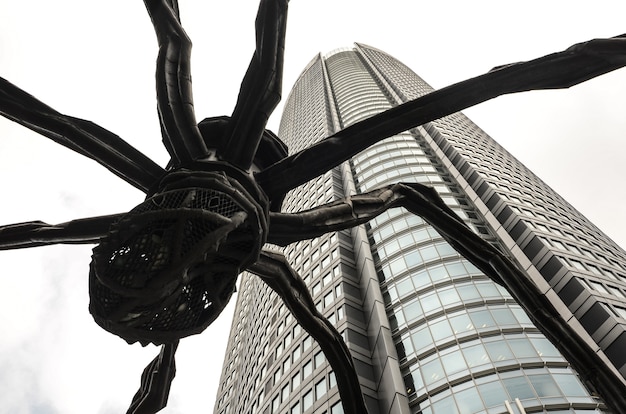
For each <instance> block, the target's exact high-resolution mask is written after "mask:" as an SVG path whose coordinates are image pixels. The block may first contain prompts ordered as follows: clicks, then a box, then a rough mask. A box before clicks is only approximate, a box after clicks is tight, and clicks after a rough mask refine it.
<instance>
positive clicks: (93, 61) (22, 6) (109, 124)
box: [0, 0, 626, 414]
mask: <svg viewBox="0 0 626 414" xmlns="http://www.w3.org/2000/svg"><path fill="white" fill-rule="evenodd" d="M180 3H181V4H180V6H181V13H182V20H183V25H184V26H185V28H186V30H187V32H188V33H189V35H190V37H191V38H192V40H193V42H194V52H193V57H192V70H193V74H194V91H195V103H196V114H197V118H198V120H201V119H202V118H204V117H206V116H215V115H223V114H230V112H231V111H232V108H233V106H234V103H235V99H236V96H237V92H238V89H239V82H240V81H241V78H242V76H243V73H244V72H245V70H246V68H247V65H248V62H249V58H250V55H251V53H252V50H253V48H254V25H253V21H254V17H255V14H256V8H257V1H256V0H255V1H253V0H240V1H208V0H206V1H203V2H200V1H195V2H193V1H190V0H180ZM513 4H515V5H513ZM518 4H519V5H518ZM625 15H626V4H625V3H624V2H623V1H621V0H615V1H603V0H596V1H594V2H589V1H572V0H570V1H556V0H553V1H545V0H541V1H538V0H529V1H526V2H524V3H513V2H503V1H486V0H484V1H474V2H469V1H461V0H458V1H451V0H450V1H445V0H437V1H435V0H430V1H416V0H386V1H384V2H383V1H373V0H361V1H355V0H352V1H348V0H314V1H313V0H310V1H305V0H293V1H291V3H290V16H289V24H288V30H287V53H286V58H285V80H284V92H283V96H284V97H286V96H287V94H288V91H289V88H290V87H291V85H292V84H293V82H294V81H295V79H296V78H297V76H298V75H299V73H300V71H301V70H302V69H303V68H304V66H305V65H306V64H307V63H308V62H309V61H310V60H311V58H312V57H313V56H314V55H315V54H316V53H318V52H320V51H321V52H323V53H326V52H328V51H330V50H333V49H335V48H338V47H344V46H350V45H352V43H353V42H355V41H357V42H362V43H365V44H368V45H371V46H374V47H377V48H379V49H382V50H384V51H386V52H388V53H390V54H391V55H392V56H394V57H396V58H398V59H399V60H401V61H402V62H404V63H405V64H407V65H408V66H409V67H411V68H413V69H414V70H415V71H416V72H417V73H418V74H419V75H420V76H422V77H423V78H424V79H425V80H426V81H427V82H429V83H430V84H431V85H432V86H434V87H436V88H440V87H443V86H446V85H448V84H450V83H453V82H457V81H460V80H463V79H465V78H468V77H471V76H476V75H479V74H482V73H484V72H485V71H487V70H489V69H490V68H492V67H493V66H496V65H500V64H505V63H511V62H516V61H521V60H528V59H532V58H535V57H539V56H542V55H545V54H547V53H550V52H553V51H560V50H563V49H565V48H566V47H568V46H570V45H571V44H573V43H577V42H580V41H584V40H587V39H591V38H594V37H610V36H615V35H618V34H621V33H623V32H626V25H624V16H625ZM156 53H157V44H156V38H155V36H154V33H153V29H152V26H151V23H150V20H149V18H148V16H147V13H146V11H145V9H144V6H143V4H142V3H141V2H139V1H129V0H109V1H106V2H104V1H94V0H92V1H87V0H58V1H48V0H23V1H19V2H18V1H13V0H0V76H2V77H5V78H6V79H8V80H10V81H11V82H13V83H15V84H16V85H18V86H20V87H21V88H23V89H24V90H26V91H27V92H29V93H32V94H33V95H35V96H36V97H38V98H39V99H40V100H42V101H43V102H45V103H47V104H49V105H50V106H52V107H54V108H55V109H57V110H58V111H60V112H62V113H66V114H69V115H73V116H76V117H81V118H84V119H89V120H92V121H94V122H96V123H98V124H99V125H101V126H103V127H105V128H107V129H109V130H111V131H113V132H115V133H117V134H119V135H120V136H122V137H123V138H124V139H126V140H127V141H129V142H130V143H131V144H133V145H134V146H136V147H137V148H138V149H140V150H142V151H144V152H145V153H146V154H147V155H148V156H150V157H152V158H153V159H154V160H155V161H157V162H158V163H159V164H161V165H164V164H165V163H166V161H167V156H166V152H165V150H164V149H163V147H162V146H161V144H160V140H161V138H160V133H159V128H158V120H157V115H156V111H155V93H154V61H155V58H156ZM625 96H626V71H625V70H620V71H617V72H615V73H613V74H610V75H606V76H604V77H602V78H600V79H597V80H593V81H591V82H588V83H587V84H585V85H582V86H578V87H575V88H573V89H571V90H568V91H549V92H533V93H525V94H520V95H513V96H510V97H504V98H498V99H496V100H494V101H491V102H489V103H486V104H482V105H480V106H478V107H476V108H474V109H471V110H467V111H465V113H466V114H467V115H468V116H469V117H470V118H471V119H472V120H474V121H475V122H476V123H477V124H478V125H479V126H481V127H482V128H483V129H484V130H486V131H487V132H488V133H489V134H490V135H492V136H493V137H494V138H495V139H496V140H498V141H499V142H500V143H502V144H503V145H504V146H505V147H506V148H508V149H509V150H510V151H511V152H512V153H513V154H515V155H516V156H518V158H520V159H521V160H522V161H523V162H525V163H526V164H527V166H529V167H530V168H531V169H532V170H534V171H535V172H536V173H537V174H538V175H539V176H540V177H542V178H543V179H544V180H545V181H546V182H547V183H548V184H550V185H552V186H553V187H554V188H555V189H556V190H557V191H558V192H560V193H561V195H563V196H564V197H565V198H566V199H568V200H569V201H570V202H571V203H572V204H573V205H574V206H575V207H577V208H578V209H580V210H581V211H582V212H583V213H584V214H585V215H587V217H589V218H590V219H591V220H592V221H594V222H595V223H596V224H597V225H599V226H600V228H602V229H603V230H604V231H605V232H606V233H607V234H609V236H611V237H612V238H613V239H614V240H616V241H617V242H618V243H620V244H621V245H622V246H625V245H626V235H625V234H624V229H625V228H626V218H625V217H624V214H622V211H623V205H624V203H625V202H626V196H625V195H624V192H623V190H622V187H623V182H622V177H624V173H625V172H626V167H625V164H626V162H625V161H626V157H625V155H624V154H625V153H624V146H625V145H626V139H624V137H623V135H624V131H625V130H626V117H625V116H624V115H623V114H624V111H625V106H626V105H625V103H624V102H625V99H626V98H624V97H625ZM280 111H281V108H279V109H277V110H276V112H275V115H274V117H273V119H272V120H271V121H270V128H271V129H273V130H274V131H276V128H277V125H278V120H279V116H280ZM0 176H2V177H3V179H2V186H1V187H0V188H1V189H2V200H3V202H2V205H1V206H0V217H1V219H0V221H1V222H2V223H7V224H8V223H14V222H20V221H30V220H35V219H40V220H44V221H48V222H51V223H56V222H62V221H67V220H70V219H72V218H77V217H87V216H93V215H100V214H109V213H117V212H122V211H127V210H129V209H130V208H132V207H133V206H135V205H137V204H139V203H140V202H141V201H142V195H141V194H140V193H139V192H138V191H137V190H134V189H133V188H132V187H131V186H129V185H127V184H126V183H124V182H123V181H122V180H120V179H117V178H116V177H114V176H113V175H112V174H110V173H108V172H107V171H106V170H105V169H104V168H102V167H100V166H99V165H97V164H96V163H94V162H92V161H89V160H87V159H83V158H82V157H81V156H79V155H77V154H74V153H72V152H71V151H69V150H66V149H65V148H62V147H61V146H58V145H56V144H54V143H52V142H51V141H49V140H47V139H46V138H43V137H39V136H37V135H35V134H33V133H30V132H29V131H27V130H26V129H24V128H22V127H20V126H17V125H13V124H12V123H10V122H8V121H5V120H4V119H1V120H0ZM609 194H610V195H609ZM90 249H91V246H69V247H63V246H55V247H45V248H37V249H27V250H22V251H10V252H2V253H0V414H4V413H12V414H22V413H68V414H71V413H119V412H124V411H125V409H126V407H127V406H128V404H129V402H130V400H131V398H132V396H133V394H134V393H135V391H136V390H137V387H138V385H139V378H140V374H141V372H142V370H143V368H144V366H145V365H146V364H147V363H148V362H149V361H150V360H151V359H152V358H153V357H154V356H155V355H156V353H157V350H156V349H155V348H153V347H148V348H147V349H142V348H141V347H139V346H138V345H134V346H128V345H126V344H125V342H124V341H122V340H121V339H119V338H117V337H115V336H113V335H110V334H108V333H106V332H105V331H103V330H102V329H100V328H99V327H98V326H97V325H96V324H95V323H93V322H92V320H91V317H90V315H89V313H88V311H87V304H88V294H87V275H88V263H89V260H90ZM233 303H234V301H233ZM231 314H232V307H230V308H229V309H227V310H226V311H225V313H224V314H223V315H222V317H221V318H219V319H218V322H216V323H215V324H214V325H213V326H211V327H210V328H209V329H208V330H207V331H205V333H204V334H203V335H199V336H196V337H194V338H188V339H185V340H183V341H182V343H181V345H180V347H179V349H178V353H177V363H178V374H177V378H176V379H175V381H174V384H173V387H172V393H171V396H170V403H169V407H168V408H166V409H165V410H164V411H163V412H164V413H183V412H212V410H213V404H214V397H215V392H216V390H217V383H218V381H219V374H220V371H221V364H222V358H223V354H224V346H225V342H226V340H227V335H228V328H229V323H230V318H231Z"/></svg>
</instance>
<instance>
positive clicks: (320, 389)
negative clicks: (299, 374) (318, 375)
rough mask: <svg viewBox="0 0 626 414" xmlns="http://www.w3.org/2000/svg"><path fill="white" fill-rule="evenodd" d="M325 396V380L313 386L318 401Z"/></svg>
mask: <svg viewBox="0 0 626 414" xmlns="http://www.w3.org/2000/svg"><path fill="white" fill-rule="evenodd" d="M325 394H326V378H322V380H321V381H320V382H318V383H317V384H315V398H317V399H318V400H319V399H320V398H322V397H323V396H324V395H325Z"/></svg>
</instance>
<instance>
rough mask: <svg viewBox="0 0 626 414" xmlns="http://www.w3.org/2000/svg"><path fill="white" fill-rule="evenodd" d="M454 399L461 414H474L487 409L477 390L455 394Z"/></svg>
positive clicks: (472, 389)
mask: <svg viewBox="0 0 626 414" xmlns="http://www.w3.org/2000/svg"><path fill="white" fill-rule="evenodd" d="M454 398H455V399H456V404H457V406H458V407H459V414H473V413H477V412H479V411H482V410H483V409H484V408H485V407H484V405H483V402H482V400H481V399H480V396H479V395H478V391H477V390H476V388H470V389H467V390H465V391H461V392H457V393H455V394H454Z"/></svg>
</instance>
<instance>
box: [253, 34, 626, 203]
mask: <svg viewBox="0 0 626 414" xmlns="http://www.w3.org/2000/svg"><path fill="white" fill-rule="evenodd" d="M623 66H626V35H622V36H618V37H614V38H610V39H595V40H591V41H588V42H585V43H580V44H577V45H574V46H572V47H570V48H568V49H567V50H565V51H563V52H559V53H553V54H550V55H547V56H544V57H541V58H538V59H535V60H531V61H528V62H521V63H515V64H511V65H504V66H499V67H497V68H494V69H493V70H491V71H490V72H488V73H486V74H484V75H481V76H478V77H475V78H472V79H468V80H465V81H462V82H459V83H456V84H453V85H450V86H448V87H445V88H443V89H440V90H437V91H434V92H431V93H429V94H427V95H423V96H421V97H419V98H417V99H414V100H412V101H408V102H405V103H403V104H400V105H398V106H396V107H394V108H392V109H389V110H387V111H385V112H382V113H380V114H377V115H374V116H372V117H371V118H368V119H365V120H363V121H360V122H357V123H355V124H352V125H350V126H348V127H347V128H345V129H343V130H341V131H339V132H337V133H336V134H334V135H332V136H330V137H328V138H326V139H324V140H322V141H320V142H318V143H317V144H315V145H313V146H311V147H309V148H307V149H304V150H302V151H300V152H298V153H296V154H293V155H291V156H289V157H287V158H284V159H282V160H281V161H279V162H277V163H275V164H274V165H272V166H270V167H268V168H266V169H265V170H263V171H261V172H260V173H258V174H257V182H258V183H259V184H260V185H261V187H262V188H263V189H264V190H265V193H266V194H267V195H268V196H269V197H270V199H272V198H275V197H280V196H281V195H283V194H285V193H286V192H287V191H289V190H290V189H292V188H295V187H297V186H298V185H300V184H303V183H305V182H307V181H309V180H311V179H313V178H315V177H317V176H319V175H320V174H323V173H325V172H326V171H328V170H329V169H330V168H332V167H334V166H337V165H339V164H340V163H342V162H343V161H345V160H347V159H349V158H350V157H352V156H354V155H356V154H357V153H359V152H361V151H362V150H364V149H366V148H368V147H369V146H371V145H372V144H374V143H376V142H378V141H381V140H383V139H385V138H387V137H390V136H392V135H395V134H398V133H400V132H402V131H406V130H408V129H410V128H414V127H417V126H419V125H422V124H424V123H426V122H430V121H433V120H435V119H438V118H441V117H444V116H446V115H450V114H452V113H454V112H458V111H460V110H462V109H465V108H468V107H470V106H473V105H476V104H479V103H481V102H484V101H487V100H489V99H492V98H495V97H497V96H500V95H504V94H509V93H515V92H522V91H529V90H539V89H563V88H569V87H570V86H574V85H576V84H579V83H581V82H584V81H586V80H589V79H592V78H594V77H596V76H600V75H603V74H605V73H607V72H610V71H612V70H615V69H618V68H621V67H623Z"/></svg>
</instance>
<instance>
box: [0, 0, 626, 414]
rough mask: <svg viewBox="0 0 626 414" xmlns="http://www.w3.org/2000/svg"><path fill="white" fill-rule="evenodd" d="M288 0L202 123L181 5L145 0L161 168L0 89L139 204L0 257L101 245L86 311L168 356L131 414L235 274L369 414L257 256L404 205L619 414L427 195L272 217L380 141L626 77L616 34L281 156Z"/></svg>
mask: <svg viewBox="0 0 626 414" xmlns="http://www.w3.org/2000/svg"><path fill="white" fill-rule="evenodd" d="M287 3H288V0H261V4H260V8H259V13H258V16H257V22H256V38H257V43H256V51H255V53H254V55H253V57H252V61H251V63H250V66H249V68H248V71H247V72H246V75H245V77H244V79H243V82H242V86H241V91H240V94H239V98H238V101H237V104H236V106H235V109H234V112H233V114H232V116H231V117H219V118H208V119H205V120H204V121H202V122H200V123H197V122H196V118H195V114H194V110H193V100H192V88H191V75H190V64H189V62H190V51H191V42H190V41H189V39H188V37H187V35H186V34H185V31H184V30H183V28H182V26H181V23H180V18H179V13H178V5H177V2H176V0H145V5H146V7H147V10H148V13H149V15H150V17H151V19H152V22H153V25H154V28H155V31H156V35H157V39H158V43H159V54H158V59H157V72H156V78H157V79H156V85H157V103H158V114H159V119H160V123H161V130H162V138H163V143H164V145H165V147H166V149H167V151H168V153H169V155H170V156H171V161H170V162H169V164H168V165H167V167H166V168H162V167H160V166H159V165H157V164H156V163H154V162H153V161H151V160H150V159H149V158H147V157H146V156H145V155H143V154H142V153H140V152H139V151H137V150H136V149H134V148H133V147H132V146H131V145H129V144H128V143H126V142H125V141H123V140H122V139H121V138H120V137H118V136H117V135H115V134H113V133H111V132H109V131H108V130H106V129H104V128H102V127H100V126H98V125H96V124H94V123H91V122H89V121H86V120H83V119H78V118H73V117H70V116H67V115H63V114H60V113H59V112H57V111H55V110H54V109H52V108H50V107H48V106H46V105H45V104H43V103H42V102H40V101H38V100H37V99H36V98H34V97H33V96H31V95H29V94H27V93H26V92H24V91H22V90H21V89H19V88H18V87H16V86H14V85H12V84H11V83H9V82H8V81H6V80H4V79H1V78H0V113H2V115H3V116H5V117H7V118H9V119H11V120H13V121H15V122H17V123H19V124H21V125H24V126H26V127H27V128H30V129H32V130H34V131H36V132H38V133H40V134H41V135H44V136H46V137H48V138H50V139H52V140H54V141H55V142H57V143H59V144H61V145H64V146H66V147H68V148H70V149H72V150H74V151H76V152H78V153H80V154H82V155H84V156H86V157H89V158H91V159H93V160H95V161H97V162H99V163H100V164H102V165H103V166H104V167H106V168H108V169H109V170H110V171H111V172H113V173H114V174H116V175H117V176H119V177H120V178H122V179H123V180H125V181H126V182H128V183H129V184H131V185H133V186H135V187H136V188H138V189H140V190H142V191H143V192H145V193H146V194H147V197H146V199H145V201H144V202H142V203H141V204H139V205H138V206H137V207H135V208H134V209H132V210H131V211H130V212H128V213H122V214H115V215H110V216H100V217H91V218H84V219H78V220H73V221H70V222H67V223H62V224H57V225H50V224H47V223H44V222H41V221H33V222H27V223H18V224H12V225H5V226H2V227H0V249H19V248H25V247H33V246H41V245H49V244H56V243H97V244H98V245H97V247H95V248H94V250H93V258H92V263H91V268H90V271H89V294H90V312H91V313H92V315H93V317H94V319H95V321H96V322H97V323H98V324H99V325H100V326H101V327H103V328H104V329H106V330H107V331H109V332H112V333H114V334H116V335H119V336H120V337H122V338H123V339H125V340H126V341H128V342H129V343H133V342H140V343H142V344H148V343H154V344H157V345H162V350H161V353H160V354H159V355H158V356H157V357H156V358H155V359H154V361H152V362H151V363H150V364H149V365H148V366H147V367H146V369H145V371H144V373H143V375H142V380H141V387H140V389H139V391H138V392H137V394H136V395H135V397H134V398H133V401H132V404H131V406H130V408H129V410H128V412H129V413H154V412H157V411H159V410H160V409H161V408H163V407H164V406H165V405H166V403H167V397H168V394H169V388H170V384H171V381H172V380H173V377H174V374H175V364H174V353H175V350H176V347H177V345H178V341H179V339H180V338H182V337H185V336H188V335H192V334H196V333H200V332H202V331H203V330H204V329H205V328H207V327H208V326H209V325H210V324H211V323H212V322H213V321H214V320H215V318H217V316H218V315H219V314H220V312H221V311H222V310H223V309H224V307H225V305H226V303H227V302H228V300H229V298H230V296H231V294H232V293H233V291H234V289H235V281H236V278H237V275H238V274H239V273H240V272H242V271H244V270H248V271H250V272H252V273H254V274H256V275H258V276H259V277H260V278H261V279H262V280H263V281H264V282H265V283H267V284H268V285H269V287H270V288H271V289H273V290H274V291H275V292H276V293H278V295H280V297H281V298H282V299H283V300H284V302H285V304H286V306H287V307H288V308H289V309H290V310H291V312H292V313H293V315H294V316H295V318H296V319H297V320H298V322H299V323H300V324H301V326H302V327H303V328H304V329H305V330H306V331H307V332H308V333H309V334H310V335H311V336H312V337H313V338H314V339H315V340H316V341H317V342H318V343H319V345H320V347H321V348H322V350H323V352H324V353H325V355H326V357H327V359H328V360H329V362H330V364H331V366H332V368H333V370H334V371H335V373H336V374H337V381H338V387H339V392H340V395H341V399H342V402H343V405H344V409H345V412H347V413H352V414H357V413H365V412H366V411H367V409H366V406H365V402H364V399H363V398H362V396H361V395H362V394H361V390H360V386H359V380H358V377H357V375H356V372H355V369H354V365H353V362H352V359H351V357H350V353H349V351H348V348H347V347H346V345H345V343H344V342H343V340H342V338H341V335H340V334H339V333H338V332H337V331H336V330H335V328H334V327H333V326H332V325H331V324H330V323H329V322H328V321H327V320H326V319H325V318H324V317H323V316H322V315H321V314H320V313H319V312H318V311H317V310H316V308H315V305H314V302H313V300H312V298H311V296H310V294H309V293H308V290H307V287H306V285H305V284H304V282H303V281H302V279H301V278H300V276H299V275H298V274H297V273H296V272H295V271H294V270H293V269H292V268H291V267H290V266H289V264H288V263H287V261H286V260H285V258H284V257H283V256H282V255H281V254H279V253H276V252H272V251H270V250H268V249H264V245H265V244H266V243H270V244H275V245H282V246H284V245H287V244H289V243H293V242H296V241H299V240H304V239H309V238H314V237H317V236H319V235H322V234H324V233H328V232H332V231H338V230H342V229H347V228H350V227H353V226H357V225H359V224H362V223H365V222H367V221H368V220H370V219H372V218H373V217H375V216H377V215H378V214H380V213H382V212H383V211H385V210H387V209H389V208H394V207H404V208H406V209H408V210H409V211H411V212H413V213H414V214H418V215H420V216H421V217H423V218H424V219H425V220H426V221H428V222H429V223H430V224H431V225H433V226H434V227H435V228H436V229H437V230H438V231H439V232H440V233H441V234H442V235H443V237H444V238H445V239H446V240H447V241H448V242H449V243H450V244H451V245H452V246H453V247H455V248H456V249H457V250H458V251H459V252H460V253H461V254H463V255H464V256H465V257H467V258H468V259H469V260H470V261H471V262H472V263H474V264H475V265H476V266H477V267H479V268H480V269H481V270H482V271H483V272H484V273H485V274H486V275H488V276H489V277H491V278H492V279H493V280H495V281H496V282H498V283H500V284H501V285H503V286H505V287H506V288H507V289H508V290H509V291H510V292H511V293H512V295H513V296H514V297H515V298H516V299H517V300H518V302H519V303H520V304H521V305H522V306H523V307H524V308H525V309H526V311H527V312H528V313H529V315H530V316H531V318H532V319H533V321H534V322H535V324H536V325H537V326H538V327H539V328H540V329H541V330H542V331H543V332H544V334H546V335H547V336H548V337H549V338H550V339H551V340H552V341H553V342H554V343H555V344H556V345H557V346H558V347H559V349H560V350H561V351H562V352H563V353H564V355H565V356H566V357H567V359H568V360H569V361H570V362H571V363H572V365H574V367H575V368H576V369H577V370H578V372H579V373H580V374H581V375H582V376H583V377H584V378H585V379H587V380H588V381H590V382H591V383H592V384H593V385H594V387H595V388H596V389H597V390H598V391H599V392H600V393H601V394H602V396H603V397H604V399H605V400H606V401H607V403H609V404H610V405H611V406H613V407H614V408H615V409H616V410H617V411H619V412H626V397H625V395H626V392H625V391H624V389H623V387H622V386H621V385H620V384H622V382H621V381H616V380H615V378H614V376H613V375H614V374H613V372H612V371H611V370H609V369H607V368H606V367H605V366H604V364H603V363H602V362H601V361H600V360H599V359H598V357H597V355H596V354H595V353H594V352H593V351H592V350H591V348H590V347H589V346H588V345H587V344H585V343H582V342H580V341H578V340H577V335H576V333H575V332H574V331H573V330H572V329H571V328H570V327H569V325H568V324H567V323H566V322H565V321H564V320H562V318H561V317H560V316H559V312H558V311H557V310H556V309H555V308H554V307H553V305H552V304H551V303H550V302H549V301H548V300H547V299H546V298H545V296H544V295H542V294H541V292H539V291H538V289H537V287H536V286H535V285H534V284H533V283H532V282H531V281H530V280H529V279H528V278H527V277H526V276H525V275H524V273H522V272H521V271H520V270H518V268H517V267H516V266H515V265H514V264H513V263H512V262H511V261H510V260H509V259H508V258H506V257H505V256H504V255H503V254H501V253H500V252H499V251H498V250H496V249H494V248H493V247H492V246H491V245H490V244H488V243H486V242H485V241H483V240H482V239H481V238H480V237H479V236H477V235H476V234H474V233H473V232H472V231H471V230H470V229H469V228H468V227H466V225H465V224H464V223H463V221H462V220H461V219H459V218H458V217H457V216H456V215H455V214H454V213H453V212H452V211H451V210H450V209H449V208H447V207H446V205H445V204H444V203H443V201H442V200H441V199H440V198H439V196H438V195H437V193H436V192H435V191H434V190H433V189H431V188H429V187H427V186H423V185H420V184H403V183H398V184H394V185H390V186H387V187H384V188H381V189H378V190H374V191H371V192H368V193H365V194H359V195H355V196H352V197H349V198H346V199H344V200H340V201H336V202H333V203H331V204H328V205H324V206H321V207H317V208H314V209H311V210H307V211H303V212H299V213H294V214H284V213H280V206H281V202H282V199H283V198H284V196H285V194H286V192H287V191H289V190H290V189H293V188H295V187H296V186H298V185H300V184H302V183H304V182H306V181H308V180H310V179H312V178H314V177H317V176H319V175H320V174H322V173H324V172H326V171H328V170H329V169H331V168H332V167H334V166H336V165H339V164H340V163H342V162H344V161H345V160H347V159H349V158H350V157H352V156H353V155H355V154H357V153H358V152H360V151H361V150H363V149H366V148H367V147H369V146H370V145H372V144H373V143H375V142H377V141H380V140H382V139H384V138H386V137H389V136H392V135H394V134H397V133H399V132H402V131H405V130H407V129H410V128H413V127H416V126H418V125H421V124H423V123H426V122H429V121H431V120H434V119H437V118H440V117H442V116H445V115H448V114H451V113H453V112H456V111H459V110H461V109H463V108H467V107H469V106H471V105H474V104H477V103H480V102H483V101H485V100H488V99H491V98H494V97H496V96H499V95H502V94H506V93H513V92H518V91H525V90H531V89H551V88H567V87H569V86H572V85H575V84H577V83H580V82H583V81H585V80H587V79H590V78H593V77H595V76H598V75H601V74H604V73H606V72H609V71H611V70H614V69H617V68H619V67H622V66H625V65H626V38H624V36H620V37H616V38H612V39H601V40H593V41H590V42H587V43H582V44H578V45H575V46H573V47H571V48H569V49H567V50H566V51H564V52H561V53H556V54H552V55H548V56H546V57H543V58H540V59H536V60H533V61H529V62H524V63H518V64H513V65H508V66H504V67H499V68H496V69H494V70H493V71H491V72H489V73H487V74H485V75H482V76H479V77H477V78H473V79H470V80H467V81H464V82H461V83H458V84H454V85H452V86H449V87H447V88H444V89H441V90H439V91H436V92H433V93H431V94H428V95H426V96H423V97H420V98H418V99H415V100H413V101H410V102H408V103H405V104H402V105H399V106H397V107H395V108H393V109H390V110H388V111H385V112H383V113H381V114H379V115H376V116H373V117H372V118H369V119H367V120H365V121H362V122H358V123H356V124H354V125H352V126H350V127H348V128H346V129H344V130H342V131H340V132H338V133H337V134H335V135H333V136H331V137H329V138H326V139H325V140H323V141H321V142H319V143H318V144H316V145H314V146H312V147H310V148H307V149H305V150H303V151H300V152H298V153H296V154H294V155H291V156H287V152H286V148H285V147H284V145H283V144H282V143H281V142H280V140H278V139H277V138H276V136H275V135H274V134H273V133H271V132H270V131H268V130H266V129H265V126H266V123H267V120H268V118H269V116H270V114H271V113H272V111H273V109H274V108H275V106H276V105H277V103H278V102H279V100H280V89H281V78H282V61H283V50H284V39H285V27H286V17H287Z"/></svg>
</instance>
